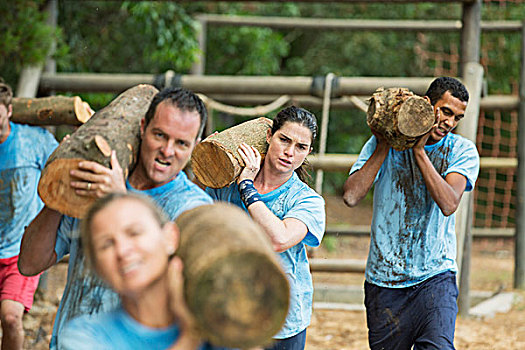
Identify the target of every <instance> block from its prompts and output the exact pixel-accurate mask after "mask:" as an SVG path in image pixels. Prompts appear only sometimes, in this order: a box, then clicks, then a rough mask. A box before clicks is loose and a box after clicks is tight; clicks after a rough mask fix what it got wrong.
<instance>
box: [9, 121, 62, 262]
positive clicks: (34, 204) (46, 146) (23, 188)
mask: <svg viewBox="0 0 525 350" xmlns="http://www.w3.org/2000/svg"><path fill="white" fill-rule="evenodd" d="M9 125H10V126H11V132H10V133H9V136H8V137H7V139H6V140H5V141H4V142H2V143H0V259H6V258H11V257H13V256H16V255H18V254H19V253H20V242H21V241H22V235H23V234H24V230H25V227H26V226H27V225H29V223H30V222H31V221H32V220H33V219H34V218H35V216H36V215H37V214H38V213H39V212H40V210H41V209H42V207H43V206H44V203H42V200H41V199H40V197H39V196H38V192H37V188H38V181H39V180H40V173H41V172H42V170H43V169H44V165H45V164H46V161H47V158H48V157H49V155H51V153H52V152H53V151H54V150H55V148H56V147H57V145H58V143H57V141H56V140H55V137H54V136H53V135H51V133H49V132H48V131H47V130H45V129H43V128H40V127H37V126H29V125H21V124H16V123H12V122H9Z"/></svg>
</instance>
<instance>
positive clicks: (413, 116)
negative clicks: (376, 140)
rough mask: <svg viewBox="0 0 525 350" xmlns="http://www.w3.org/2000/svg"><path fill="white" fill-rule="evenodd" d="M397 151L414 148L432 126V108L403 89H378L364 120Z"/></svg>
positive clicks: (423, 100)
mask: <svg viewBox="0 0 525 350" xmlns="http://www.w3.org/2000/svg"><path fill="white" fill-rule="evenodd" d="M366 121H367V124H368V126H369V127H370V128H371V129H372V130H375V131H377V132H378V133H380V134H381V135H382V136H383V137H384V138H385V139H386V141H387V142H388V143H389V144H390V145H391V146H392V147H393V148H394V149H395V150H397V151H404V150H406V149H408V148H411V147H413V146H414V145H415V144H416V142H417V140H418V139H419V137H420V136H422V135H424V134H426V133H427V132H428V131H430V129H431V128H432V125H434V122H435V116H434V108H433V107H432V105H431V104H430V102H428V101H427V100H426V99H424V98H423V97H420V96H417V95H415V94H414V93H413V92H411V91H409V90H408V89H405V88H389V89H383V88H379V89H377V90H376V92H375V93H374V94H373V95H372V97H371V99H370V104H369V107H368V111H367V118H366Z"/></svg>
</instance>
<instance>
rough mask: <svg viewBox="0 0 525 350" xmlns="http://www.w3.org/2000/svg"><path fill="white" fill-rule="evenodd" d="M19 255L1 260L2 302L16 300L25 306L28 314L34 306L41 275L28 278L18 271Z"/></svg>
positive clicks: (0, 282)
mask: <svg viewBox="0 0 525 350" xmlns="http://www.w3.org/2000/svg"><path fill="white" fill-rule="evenodd" d="M17 261H18V255H16V256H13V257H11V258H7V259H0V301H1V300H6V299H8V300H14V301H17V302H19V303H21V304H22V305H24V308H25V311H26V312H28V311H29V309H31V306H32V305H33V296H34V294H35V291H36V287H38V279H39V277H40V275H37V276H31V277H26V276H23V275H22V274H21V273H20V272H19V271H18V266H17Z"/></svg>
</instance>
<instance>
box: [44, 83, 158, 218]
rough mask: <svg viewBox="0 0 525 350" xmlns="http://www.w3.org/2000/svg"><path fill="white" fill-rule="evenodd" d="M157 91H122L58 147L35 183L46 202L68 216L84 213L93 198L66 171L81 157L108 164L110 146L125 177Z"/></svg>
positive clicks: (146, 88) (141, 87)
mask: <svg viewBox="0 0 525 350" xmlns="http://www.w3.org/2000/svg"><path fill="white" fill-rule="evenodd" d="M157 91H158V90H157V89H156V88H155V87H153V86H152V85H138V86H135V87H133V88H131V89H129V90H126V91H124V92H123V93H122V94H120V95H119V96H118V97H117V98H115V99H114V100H113V101H112V102H111V103H110V104H109V105H107V106H106V107H104V108H103V109H101V110H99V111H98V112H96V113H95V114H94V115H93V117H92V118H91V119H89V120H88V121H87V122H86V123H85V124H84V125H82V126H80V127H79V128H78V129H77V130H76V131H75V132H74V133H73V134H71V137H70V138H69V139H68V140H66V141H63V142H62V143H61V144H60V145H59V146H58V147H57V149H56V150H55V152H53V154H51V156H50V157H49V159H48V161H47V163H46V166H45V168H44V170H43V171H42V177H41V178H40V182H39V184H38V193H39V195H40V197H41V198H42V200H43V201H44V203H45V204H46V205H47V206H49V207H50V208H52V209H55V210H57V211H59V212H61V213H63V214H66V215H69V216H73V217H77V218H81V217H83V216H84V214H85V212H86V210H87V209H88V208H89V206H90V205H91V204H92V202H93V201H94V198H88V197H81V196H78V195H77V194H76V193H75V191H74V189H73V188H72V187H71V186H70V183H71V181H72V178H71V177H70V175H69V172H70V171H71V170H73V169H77V168H78V163H79V162H80V161H83V160H90V161H95V162H98V163H100V164H102V165H104V166H106V167H110V156H111V150H112V149H114V150H116V152H117V158H118V161H119V163H120V166H121V167H122V169H123V171H124V176H125V177H126V178H127V176H128V174H129V172H130V171H131V170H132V169H133V166H134V165H135V161H136V159H137V156H138V151H139V144H140V120H141V119H142V118H143V117H144V115H145V114H146V111H147V109H148V107H149V104H150V102H151V100H152V99H153V96H154V95H155V94H156V93H157Z"/></svg>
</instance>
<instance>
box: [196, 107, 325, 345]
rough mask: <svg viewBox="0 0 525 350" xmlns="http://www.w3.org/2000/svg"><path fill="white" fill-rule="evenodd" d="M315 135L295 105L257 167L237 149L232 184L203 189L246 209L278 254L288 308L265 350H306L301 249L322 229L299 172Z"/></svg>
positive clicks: (317, 200) (306, 291) (314, 199)
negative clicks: (240, 164)
mask: <svg viewBox="0 0 525 350" xmlns="http://www.w3.org/2000/svg"><path fill="white" fill-rule="evenodd" d="M316 134H317V121H316V118H315V116H314V115H313V114H312V113H310V112H308V111H306V110H304V109H301V108H297V107H294V106H291V107H288V108H285V109H283V110H281V111H280V112H279V113H278V114H277V116H276V117H275V119H274V121H273V126H272V128H271V129H268V132H267V135H266V140H267V142H268V151H267V154H266V157H265V159H264V162H263V163H262V165H261V155H260V154H259V152H258V151H257V150H256V149H255V148H254V147H250V146H248V145H246V144H241V146H240V147H239V150H238V151H239V154H240V155H241V157H242V159H243V161H244V163H245V168H244V170H243V171H242V172H241V174H240V175H239V177H238V179H237V182H235V183H233V184H231V185H229V186H228V187H224V188H221V189H211V188H207V189H206V191H207V192H208V193H209V194H210V195H211V196H212V198H214V199H215V200H222V201H227V202H230V203H233V204H235V205H238V206H239V207H241V208H244V209H245V210H247V211H248V213H249V214H250V215H251V216H252V218H253V219H254V220H255V221H256V222H257V223H258V224H259V225H261V227H262V228H263V229H264V231H265V233H266V234H267V236H268V238H269V239H270V241H271V243H272V246H273V248H274V250H275V251H276V252H278V253H279V255H280V258H281V259H280V260H281V263H282V266H283V268H284V271H285V273H286V275H287V277H288V281H289V283H290V295H291V300H290V308H289V311H288V315H287V317H286V321H285V324H284V326H283V328H282V329H281V331H279V333H277V334H276V335H275V336H274V340H275V343H274V344H273V346H272V347H270V348H268V349H276V350H277V349H293V350H296V349H304V347H305V342H306V328H307V327H308V325H309V324H310V318H311V314H312V295H313V285H312V277H311V274H310V268H309V264H308V258H307V255H306V245H309V246H312V247H317V246H319V244H320V243H321V239H322V237H323V234H324V228H325V211H324V200H323V198H322V197H321V196H320V195H318V194H317V193H316V192H315V191H314V190H312V189H311V188H310V187H308V185H307V184H306V183H305V182H304V181H305V180H306V177H305V176H307V173H306V171H305V170H304V169H303V167H302V166H303V163H304V161H305V159H306V156H307V155H308V154H309V153H310V152H311V151H312V143H313V141H314V139H315V136H316ZM301 180H302V181H301Z"/></svg>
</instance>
